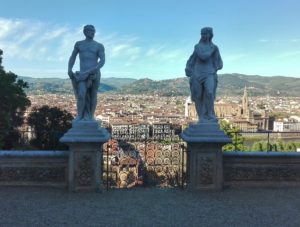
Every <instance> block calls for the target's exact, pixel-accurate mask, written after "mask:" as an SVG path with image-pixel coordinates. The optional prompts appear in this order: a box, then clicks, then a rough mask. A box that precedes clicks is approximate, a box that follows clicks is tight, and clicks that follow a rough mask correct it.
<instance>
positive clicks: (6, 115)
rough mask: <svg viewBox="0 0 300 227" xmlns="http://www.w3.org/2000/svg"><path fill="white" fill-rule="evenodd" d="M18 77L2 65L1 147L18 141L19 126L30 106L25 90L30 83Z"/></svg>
mask: <svg viewBox="0 0 300 227" xmlns="http://www.w3.org/2000/svg"><path fill="white" fill-rule="evenodd" d="M0 57H1V56H0ZM17 77H18V76H17V75H16V74H14V73H12V72H6V71H5V70H4V68H3V67H2V66H1V65H0V99H1V101H0V148H4V149H10V148H12V147H13V146H14V144H16V143H17V142H18V140H19V133H18V127H20V126H21V125H22V124H23V120H24V112H25V110H26V109H27V107H29V106H30V100H29V99H28V98H27V96H26V93H25V92H24V88H27V87H28V85H27V83H26V82H24V81H23V80H20V79H17Z"/></svg>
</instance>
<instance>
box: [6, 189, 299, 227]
mask: <svg viewBox="0 0 300 227" xmlns="http://www.w3.org/2000/svg"><path fill="white" fill-rule="evenodd" d="M0 198H1V200H0V201H1V208H0V218H1V220H0V226H5V227H7V226H9V227H10V226H30V227H32V226H39V227H40V226H41V227H42V226H72V227H73V226H256V227H258V226H300V189H299V188H298V189H297V188H289V189H287V188H279V189H256V188H252V189H250V188H247V189H226V190H224V191H223V192H188V191H181V190H179V189H163V188H135V189H130V190H128V189H125V190H116V189H114V190H110V191H108V192H104V193H87V192H80V193H68V192H67V191H66V190H65V189H57V188H44V187H0Z"/></svg>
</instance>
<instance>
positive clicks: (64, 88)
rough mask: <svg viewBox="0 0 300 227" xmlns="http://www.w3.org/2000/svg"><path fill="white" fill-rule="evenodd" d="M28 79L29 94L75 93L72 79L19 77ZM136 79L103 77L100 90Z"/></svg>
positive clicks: (119, 86) (111, 88)
mask: <svg viewBox="0 0 300 227" xmlns="http://www.w3.org/2000/svg"><path fill="white" fill-rule="evenodd" d="M19 78H20V79H23V80H24V81H26V82H27V83H28V85H29V88H28V89H26V92H27V93H29V94H37V93H73V88H72V83H71V81H70V79H60V78H32V77H22V76H20V77H19ZM135 80H136V79H131V78H115V77H111V78H101V84H100V88H99V92H108V91H114V90H117V89H119V88H121V87H122V86H125V85H127V84H130V83H132V82H134V81H135Z"/></svg>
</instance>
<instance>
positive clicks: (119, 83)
mask: <svg viewBox="0 0 300 227" xmlns="http://www.w3.org/2000/svg"><path fill="white" fill-rule="evenodd" d="M20 78H22V79H23V80H24V81H27V82H28V83H29V89H27V92H28V93H40V92H44V93H49V92H50V93H72V92H73V90H72V86H71V82H70V80H69V79H57V78H30V77H20ZM245 86H247V88H248V91H249V93H250V95H251V96H260V95H268V94H269V95H271V96H274V95H282V96H300V89H299V88H300V78H294V77H284V76H273V77H264V76H258V75H243V74H220V75H219V83H218V89H217V93H218V95H219V96H223V95H228V96H233V95H241V94H242V93H243V90H244V87H245ZM99 91H100V92H113V93H119V94H158V95H162V96H178V95H189V94H190V89H189V82H188V78H186V77H182V78H176V79H169V80H151V79H148V78H146V79H140V80H136V79H131V78H113V77H112V78H101V85H100V89H99Z"/></svg>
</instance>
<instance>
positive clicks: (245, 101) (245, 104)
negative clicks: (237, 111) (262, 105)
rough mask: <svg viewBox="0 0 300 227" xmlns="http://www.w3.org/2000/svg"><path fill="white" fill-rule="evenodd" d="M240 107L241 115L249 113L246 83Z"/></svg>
mask: <svg viewBox="0 0 300 227" xmlns="http://www.w3.org/2000/svg"><path fill="white" fill-rule="evenodd" d="M242 108H243V115H244V116H245V117H248V115H249V100H248V90H247V87H246V85H245V88H244V95H243V100H242Z"/></svg>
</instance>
